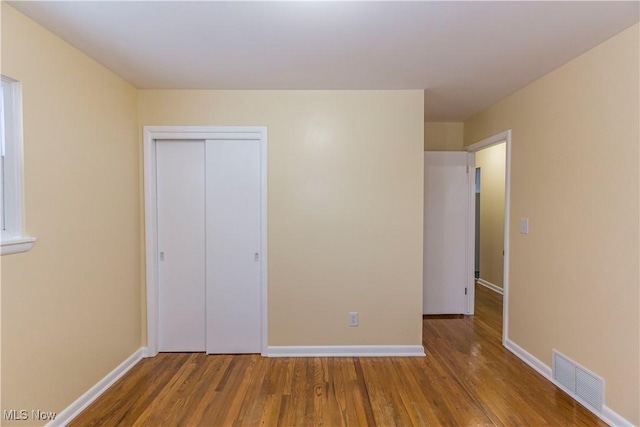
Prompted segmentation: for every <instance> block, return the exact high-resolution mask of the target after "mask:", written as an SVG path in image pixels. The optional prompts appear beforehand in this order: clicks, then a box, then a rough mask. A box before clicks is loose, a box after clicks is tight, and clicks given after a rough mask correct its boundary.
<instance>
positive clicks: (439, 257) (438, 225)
mask: <svg viewBox="0 0 640 427" xmlns="http://www.w3.org/2000/svg"><path fill="white" fill-rule="evenodd" d="M473 159H474V157H473V154H470V153H466V152H425V153H424V194H425V195H424V273H423V288H424V290H423V298H424V300H423V313H424V314H462V313H466V312H467V287H469V286H470V285H471V283H472V280H473V276H472V270H473V263H472V260H471V257H470V251H469V247H470V246H469V245H470V241H469V240H468V239H469V233H472V230H470V228H471V227H472V225H471V226H470V224H471V222H470V219H471V218H470V212H471V209H470V208H471V207H470V205H469V204H470V203H471V197H470V195H471V183H472V179H471V175H470V173H471V172H470V171H472V172H473V173H475V166H474V160H473Z"/></svg>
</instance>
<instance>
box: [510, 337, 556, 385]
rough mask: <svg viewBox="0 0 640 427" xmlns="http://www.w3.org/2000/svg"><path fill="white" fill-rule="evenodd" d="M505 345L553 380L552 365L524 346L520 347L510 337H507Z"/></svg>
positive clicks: (537, 370) (541, 373)
mask: <svg viewBox="0 0 640 427" xmlns="http://www.w3.org/2000/svg"><path fill="white" fill-rule="evenodd" d="M505 347H506V348H507V350H509V351H510V352H511V353H513V354H515V355H516V356H518V358H519V359H520V360H522V361H523V362H524V363H526V364H527V365H529V366H531V367H532V368H533V369H534V370H535V371H536V372H538V373H539V374H540V375H542V376H543V377H545V378H546V379H548V380H549V381H551V367H549V366H547V365H545V364H544V363H543V362H542V361H541V360H540V359H538V358H537V357H535V356H534V355H532V354H531V353H529V352H528V351H527V350H525V349H524V348H522V347H520V346H519V345H518V344H516V343H514V342H513V341H511V340H510V339H507V342H506V343H505Z"/></svg>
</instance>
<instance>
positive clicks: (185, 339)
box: [144, 126, 267, 356]
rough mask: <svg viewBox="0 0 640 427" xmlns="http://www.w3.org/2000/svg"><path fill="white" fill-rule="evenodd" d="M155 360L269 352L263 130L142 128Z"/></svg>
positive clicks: (149, 306) (151, 335)
mask: <svg viewBox="0 0 640 427" xmlns="http://www.w3.org/2000/svg"><path fill="white" fill-rule="evenodd" d="M144 167H145V170H144V172H145V188H144V189H145V242H146V260H147V263H146V273H147V277H146V279H147V280H146V285H147V286H146V290H147V340H148V346H147V347H148V354H149V356H155V355H156V354H157V353H158V352H159V351H205V350H206V352H207V353H256V352H261V353H263V354H264V353H265V349H266V343H267V334H266V332H267V328H266V326H267V325H266V323H267V307H266V291H267V272H266V265H267V250H266V249H267V245H266V230H267V228H266V129H265V128H262V127H245V128H236V127H233V128H231V127H206V128H205V127H165V126H159V127H145V128H144Z"/></svg>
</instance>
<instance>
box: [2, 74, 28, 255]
mask: <svg viewBox="0 0 640 427" xmlns="http://www.w3.org/2000/svg"><path fill="white" fill-rule="evenodd" d="M0 78H1V81H2V87H1V89H0V103H1V104H2V105H1V106H0V127H1V129H0V156H1V159H0V161H1V164H0V185H2V191H1V192H0V231H1V233H0V254H1V255H9V254H14V253H20V252H26V251H28V250H30V249H31V248H32V247H33V243H34V242H35V240H36V239H35V238H34V237H28V236H26V235H25V231H24V182H23V181H24V179H23V177H24V174H23V172H24V158H23V156H24V154H23V153H24V151H23V136H22V85H21V84H20V82H18V81H16V80H14V79H12V78H10V77H7V76H5V75H1V76H0Z"/></svg>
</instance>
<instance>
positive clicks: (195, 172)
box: [156, 141, 205, 351]
mask: <svg viewBox="0 0 640 427" xmlns="http://www.w3.org/2000/svg"><path fill="white" fill-rule="evenodd" d="M204 151H205V145H204V141H158V142H157V146H156V171H157V172H156V173H157V204H158V210H157V215H158V217H157V221H158V252H159V254H158V255H159V260H158V262H159V268H158V286H159V294H158V300H159V301H158V302H159V311H158V321H159V325H158V326H159V336H158V338H159V342H158V345H159V347H158V349H159V350H160V351H204V350H205V301H204V295H205V156H204V154H205V153H204Z"/></svg>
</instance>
